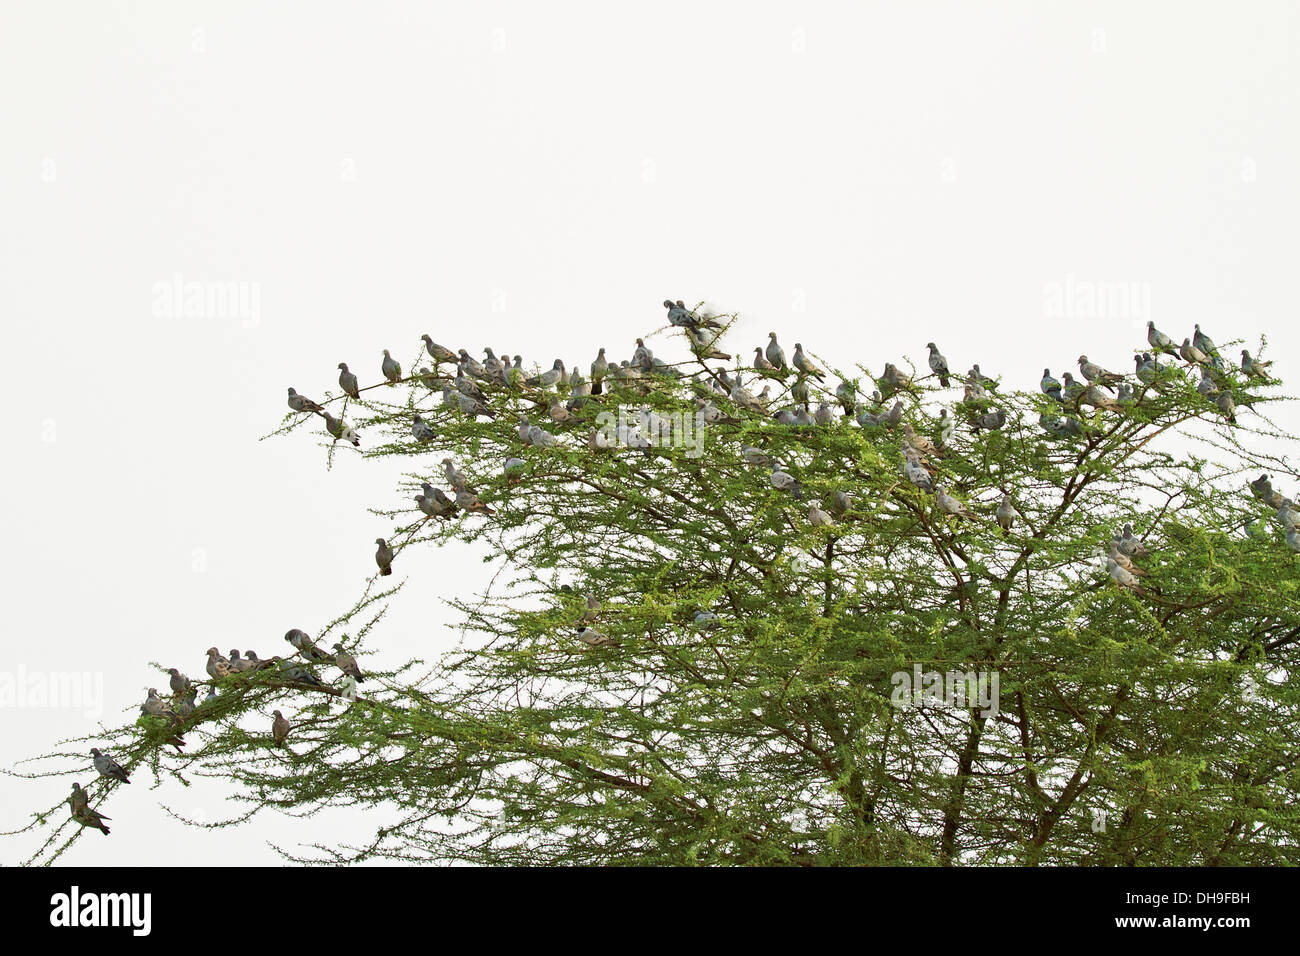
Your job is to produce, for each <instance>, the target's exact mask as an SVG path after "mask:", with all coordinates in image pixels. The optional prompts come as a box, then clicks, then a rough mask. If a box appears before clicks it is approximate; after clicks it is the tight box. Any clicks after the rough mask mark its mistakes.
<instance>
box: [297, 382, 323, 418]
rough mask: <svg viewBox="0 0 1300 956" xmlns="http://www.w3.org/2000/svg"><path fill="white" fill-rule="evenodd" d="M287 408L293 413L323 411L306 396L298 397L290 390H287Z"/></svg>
mask: <svg viewBox="0 0 1300 956" xmlns="http://www.w3.org/2000/svg"><path fill="white" fill-rule="evenodd" d="M289 407H290V408H292V409H293V410H294V411H295V412H323V411H324V410H325V409H324V408H322V407H321V406H320V405H318V404H317V403H316V402H313V401H312V400H311V399H310V398H308V397H307V396H306V395H299V394H298V393H297V392H295V391H294V390H293V389H292V388H290V389H289Z"/></svg>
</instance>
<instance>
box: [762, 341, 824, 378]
mask: <svg viewBox="0 0 1300 956" xmlns="http://www.w3.org/2000/svg"><path fill="white" fill-rule="evenodd" d="M772 364H773V365H775V364H776V363H775V362H773V363H772ZM791 364H793V365H794V367H795V368H797V369H798V370H799V371H800V372H803V374H805V375H811V376H812V377H813V378H815V379H817V381H819V382H820V381H823V380H824V379H825V375H824V374H823V373H822V370H821V369H819V368H818V367H817V366H816V365H814V364H813V363H812V361H811V360H810V359H809V358H808V357H807V356H806V355H804V354H803V346H802V345H800V344H799V343H798V342H796V343H794V358H793V359H792V360H791Z"/></svg>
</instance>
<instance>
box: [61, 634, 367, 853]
mask: <svg viewBox="0 0 1300 956" xmlns="http://www.w3.org/2000/svg"><path fill="white" fill-rule="evenodd" d="M345 636H346V635H345ZM284 639H285V640H286V641H288V642H289V643H290V644H291V645H293V648H294V653H295V654H297V655H301V657H302V660H304V661H306V662H308V663H310V664H332V665H334V666H335V667H337V668H338V669H339V671H340V672H341V674H342V677H343V681H342V684H341V685H340V691H341V693H342V695H343V696H344V697H345V698H347V699H348V700H356V697H357V682H358V681H363V680H365V679H366V678H365V675H364V674H362V672H361V668H360V667H359V666H358V665H357V660H356V658H355V657H353V656H352V655H351V654H349V653H348V652H347V651H346V650H344V648H343V644H342V642H341V641H340V642H336V643H335V644H334V653H333V654H329V653H327V652H325V651H322V650H321V649H320V648H319V647H317V646H316V644H315V642H314V641H313V640H312V639H311V637H309V636H308V635H307V634H306V633H305V632H303V631H301V630H299V629H298V628H293V629H292V630H290V631H289V632H288V633H287V634H285V635H284ZM206 669H207V672H208V677H210V678H211V680H210V681H209V682H208V693H207V696H206V697H205V698H204V700H203V703H201V704H200V703H198V702H197V701H198V693H199V692H198V687H197V686H196V685H195V683H194V682H193V681H191V680H190V679H189V678H188V677H186V676H185V675H184V674H182V673H181V672H180V670H178V669H177V668H175V667H169V668H168V669H167V673H168V674H170V675H171V678H170V681H169V685H168V686H169V687H170V688H171V697H170V699H167V698H163V697H160V696H159V695H158V690H157V688H155V687H150V688H149V693H148V696H146V697H145V700H144V703H143V704H141V705H140V713H141V714H144V715H146V716H148V717H151V718H157V719H159V720H162V721H166V726H167V727H168V729H170V730H172V731H174V732H173V733H172V735H171V736H170V737H169V738H168V739H167V743H170V744H171V745H172V746H174V747H175V748H176V749H177V751H179V750H180V749H181V748H182V747H184V746H185V739H184V737H182V736H181V734H182V733H183V731H184V730H185V724H186V722H187V721H188V720H189V718H190V716H191V715H192V714H193V713H195V711H198V710H200V709H201V708H203V707H204V706H205V705H207V704H210V703H212V702H213V701H215V700H216V699H217V697H218V694H217V688H218V686H225V687H227V688H228V690H229V692H232V693H237V692H240V691H241V690H242V689H244V688H242V687H240V686H239V685H238V681H239V679H240V678H241V677H243V675H245V674H248V673H250V672H253V671H266V670H270V669H274V673H272V674H271V675H270V676H271V677H272V678H273V679H275V680H278V681H280V682H283V683H286V684H297V685H305V686H308V687H321V686H324V682H323V681H322V680H321V679H320V677H319V676H318V675H317V674H316V673H315V672H313V671H312V669H311V668H310V667H308V666H305V665H304V664H301V663H298V662H296V661H293V660H286V659H285V658H282V657H272V658H271V659H270V660H262V659H260V658H259V657H258V656H257V654H256V652H254V651H245V652H244V655H243V656H242V657H241V656H240V655H239V651H238V650H232V651H231V652H230V656H229V657H222V656H221V653H220V652H219V651H218V650H217V649H216V648H215V647H209V648H208V661H207V668H206ZM291 729H292V727H291V725H290V723H289V721H288V720H287V719H286V718H285V717H284V716H283V715H282V714H281V713H280V711H278V710H277V711H274V713H273V719H272V721H271V739H272V740H273V741H274V743H275V745H276V746H277V747H279V746H282V745H283V744H284V742H285V740H286V739H287V738H288V736H289V731H290V730H291ZM90 756H91V758H92V759H93V761H94V766H95V770H97V771H98V772H99V775H100V776H101V777H104V778H106V779H108V780H116V781H119V782H120V783H128V784H129V783H130V782H131V781H130V779H129V778H128V776H127V773H126V771H125V770H124V769H123V768H122V766H121V764H119V763H118V762H117V761H116V760H114V759H113V758H112V757H110V756H109V755H108V754H104V753H101V752H100V751H99V749H98V748H96V747H92V748H91V750H90ZM68 805H69V806H70V807H71V808H72V819H73V820H74V821H75V822H77V823H79V824H81V825H82V826H83V827H92V828H94V829H96V830H99V831H100V832H102V833H104V834H107V833H108V832H109V831H108V827H107V826H106V825H105V823H104V821H105V820H108V819H111V818H110V817H106V816H104V815H103V814H102V813H99V812H98V811H97V810H95V809H93V808H92V807H91V806H90V804H89V793H88V792H87V791H86V790H85V789H83V788H82V786H81V784H79V783H74V784H73V785H72V794H71V795H70V796H69V797H68Z"/></svg>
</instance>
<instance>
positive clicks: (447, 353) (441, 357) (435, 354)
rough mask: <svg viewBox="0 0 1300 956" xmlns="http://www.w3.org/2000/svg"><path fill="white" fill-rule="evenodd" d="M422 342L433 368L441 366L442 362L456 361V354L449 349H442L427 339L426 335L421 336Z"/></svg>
mask: <svg viewBox="0 0 1300 956" xmlns="http://www.w3.org/2000/svg"><path fill="white" fill-rule="evenodd" d="M420 338H421V339H422V340H423V341H424V347H425V348H426V349H428V350H429V357H430V358H432V359H433V364H434V367H435V368H436V367H437V366H439V365H441V364H442V363H443V362H454V361H456V353H455V352H453V351H452V350H451V349H449V348H444V347H443V346H441V345H439V344H438V343H437V342H435V341H434V340H433V339H431V338H429V335H428V333H427V332H426V333H425V334H424V335H421V336H420Z"/></svg>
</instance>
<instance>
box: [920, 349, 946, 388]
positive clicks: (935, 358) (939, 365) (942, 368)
mask: <svg viewBox="0 0 1300 956" xmlns="http://www.w3.org/2000/svg"><path fill="white" fill-rule="evenodd" d="M925 347H926V348H928V349H929V350H930V371H931V372H933V373H934V374H935V375H937V376H939V384H940V385H942V386H943V387H944V388H947V387H948V360H947V359H946V358H944V357H943V355H942V354H940V352H939V347H938V346H937V345H935V344H934V343H933V342H926V343H925Z"/></svg>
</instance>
